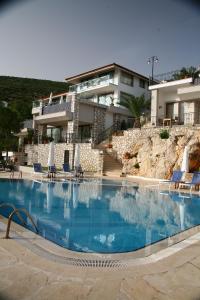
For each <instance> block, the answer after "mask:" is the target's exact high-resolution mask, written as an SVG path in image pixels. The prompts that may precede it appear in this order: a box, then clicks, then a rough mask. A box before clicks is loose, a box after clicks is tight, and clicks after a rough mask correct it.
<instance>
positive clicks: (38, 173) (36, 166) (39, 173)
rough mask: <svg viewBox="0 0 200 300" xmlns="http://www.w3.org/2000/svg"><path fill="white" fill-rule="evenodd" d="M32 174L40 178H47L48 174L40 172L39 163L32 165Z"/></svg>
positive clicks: (40, 166)
mask: <svg viewBox="0 0 200 300" xmlns="http://www.w3.org/2000/svg"><path fill="white" fill-rule="evenodd" d="M33 174H34V175H40V176H42V177H45V176H48V173H47V172H44V171H43V170H42V165H41V163H34V164H33Z"/></svg>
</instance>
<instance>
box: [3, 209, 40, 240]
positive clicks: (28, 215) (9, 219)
mask: <svg viewBox="0 0 200 300" xmlns="http://www.w3.org/2000/svg"><path fill="white" fill-rule="evenodd" d="M20 211H23V212H24V213H25V215H26V216H27V217H28V218H29V219H30V220H31V223H32V224H33V226H34V227H35V231H36V233H38V229H37V227H36V225H35V222H34V221H33V219H32V217H31V215H30V214H29V212H28V211H27V210H26V209H25V208H16V209H15V210H14V211H13V212H12V213H11V214H10V216H9V218H8V224H7V229H6V236H5V238H6V239H9V232H10V225H11V221H12V218H13V216H14V214H17V213H18V212H20Z"/></svg>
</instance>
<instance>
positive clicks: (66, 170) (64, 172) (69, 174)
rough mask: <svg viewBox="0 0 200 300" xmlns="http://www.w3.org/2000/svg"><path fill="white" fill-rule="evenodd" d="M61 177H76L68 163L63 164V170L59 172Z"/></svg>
mask: <svg viewBox="0 0 200 300" xmlns="http://www.w3.org/2000/svg"><path fill="white" fill-rule="evenodd" d="M58 174H60V175H64V176H65V177H70V178H71V177H74V173H73V172H72V171H71V170H70V166H69V164H67V163H64V164H63V170H62V171H60V172H58Z"/></svg>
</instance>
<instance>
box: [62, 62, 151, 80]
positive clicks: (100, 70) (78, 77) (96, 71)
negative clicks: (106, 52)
mask: <svg viewBox="0 0 200 300" xmlns="http://www.w3.org/2000/svg"><path fill="white" fill-rule="evenodd" d="M115 68H118V69H121V70H122V71H125V72H128V73H130V74H132V75H133V76H137V77H140V78H141V79H144V80H149V78H148V77H146V76H144V75H142V74H139V73H137V72H134V71H133V70H130V69H128V68H126V67H123V66H121V65H118V64H116V63H113V64H109V65H106V66H103V67H100V68H96V69H92V70H90V71H87V72H84V73H80V74H78V75H75V76H71V77H67V78H65V80H66V81H67V83H69V84H76V83H78V82H80V80H81V79H84V78H87V77H89V76H94V75H95V74H101V73H104V72H107V71H112V70H114V69H115Z"/></svg>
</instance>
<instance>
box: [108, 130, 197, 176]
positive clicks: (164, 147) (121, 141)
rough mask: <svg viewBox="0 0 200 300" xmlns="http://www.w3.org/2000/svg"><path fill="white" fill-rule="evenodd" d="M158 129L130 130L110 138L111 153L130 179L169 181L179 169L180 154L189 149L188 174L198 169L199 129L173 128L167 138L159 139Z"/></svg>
mask: <svg viewBox="0 0 200 300" xmlns="http://www.w3.org/2000/svg"><path fill="white" fill-rule="evenodd" d="M161 130H162V129H160V128H145V129H141V130H140V129H132V130H127V131H124V135H123V136H114V137H113V141H112V144H113V152H114V153H115V155H116V157H117V159H119V160H120V161H121V162H122V163H123V172H125V173H127V174H132V175H138V176H145V177H152V178H169V177H170V176H171V174H172V171H173V170H178V169H180V166H181V163H182V158H183V151H184V148H185V146H186V145H188V146H189V166H190V171H191V172H193V171H195V170H199V168H200V128H196V127H191V128H187V127H174V128H170V129H169V130H168V132H169V138H168V139H161V137H160V132H161Z"/></svg>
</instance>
